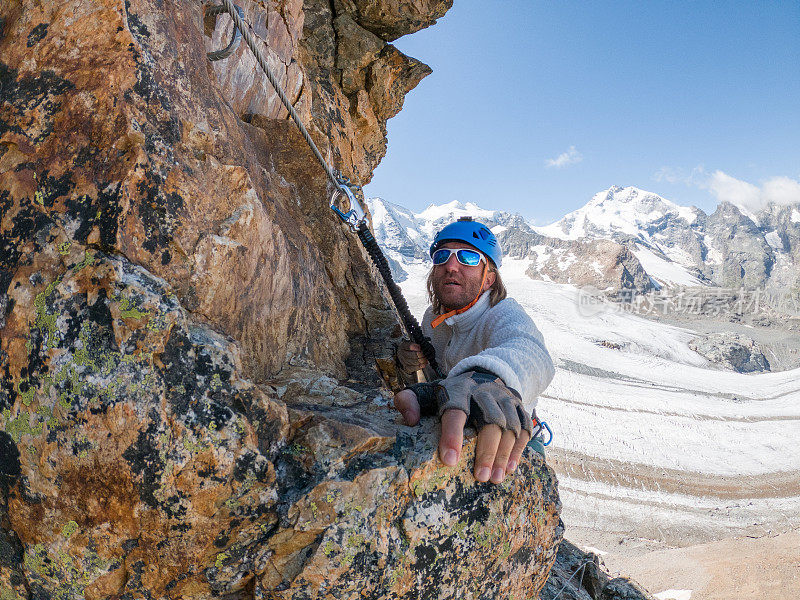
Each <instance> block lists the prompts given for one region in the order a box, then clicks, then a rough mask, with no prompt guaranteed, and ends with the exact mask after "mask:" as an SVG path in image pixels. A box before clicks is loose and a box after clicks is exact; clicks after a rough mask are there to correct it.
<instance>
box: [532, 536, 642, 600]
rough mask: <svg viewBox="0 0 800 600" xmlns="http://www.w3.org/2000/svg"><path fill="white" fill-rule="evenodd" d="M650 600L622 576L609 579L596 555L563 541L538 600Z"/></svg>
mask: <svg viewBox="0 0 800 600" xmlns="http://www.w3.org/2000/svg"><path fill="white" fill-rule="evenodd" d="M559 598H560V599H561V600H653V597H652V596H651V595H650V594H648V593H647V592H646V591H645V590H644V589H642V588H641V587H640V586H638V585H637V584H635V583H634V582H632V581H631V580H630V579H626V578H624V577H614V578H612V577H611V576H610V575H608V574H607V573H606V572H605V571H604V570H603V569H602V568H601V566H600V560H599V559H598V557H597V556H596V555H595V554H592V553H587V552H583V551H581V550H580V549H579V548H578V547H577V546H575V545H574V544H571V543H570V542H568V541H566V540H564V541H563V542H562V543H561V545H560V546H559V548H558V556H557V557H556V562H555V564H554V565H553V569H552V571H551V572H550V578H549V579H548V580H547V584H546V585H545V587H544V589H542V592H541V594H540V595H539V600H558V599H559Z"/></svg>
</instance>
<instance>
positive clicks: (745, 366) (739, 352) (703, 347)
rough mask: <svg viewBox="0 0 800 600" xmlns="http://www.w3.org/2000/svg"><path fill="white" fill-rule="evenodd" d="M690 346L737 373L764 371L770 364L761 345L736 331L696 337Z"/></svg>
mask: <svg viewBox="0 0 800 600" xmlns="http://www.w3.org/2000/svg"><path fill="white" fill-rule="evenodd" d="M689 348H691V349H692V350H694V351H695V352H697V353H698V354H700V355H701V356H704V357H705V358H707V359H708V360H710V361H711V362H713V363H716V364H718V365H719V366H721V367H722V368H725V369H730V370H731V371H736V372H737V373H762V372H764V371H769V370H770V366H769V362H768V361H767V358H766V357H765V356H764V353H763V352H762V351H761V349H760V348H759V345H758V344H757V343H756V342H754V341H753V340H751V339H749V338H746V337H744V336H742V335H738V334H736V333H730V332H723V333H714V334H709V335H705V336H702V337H697V338H694V339H693V340H691V341H690V342H689Z"/></svg>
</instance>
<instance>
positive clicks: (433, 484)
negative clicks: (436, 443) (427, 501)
mask: <svg viewBox="0 0 800 600" xmlns="http://www.w3.org/2000/svg"><path fill="white" fill-rule="evenodd" d="M451 474H452V469H449V470H448V469H445V468H444V467H439V468H438V469H436V471H435V472H434V473H433V475H431V476H430V477H428V478H427V479H418V480H416V481H415V482H414V483H413V484H412V485H411V490H412V491H413V492H414V495H415V496H416V497H417V498H421V497H422V496H424V495H425V494H427V493H429V492H432V491H434V490H437V489H439V488H440V487H441V486H442V485H444V484H445V483H447V482H448V481H449V480H450V477H451Z"/></svg>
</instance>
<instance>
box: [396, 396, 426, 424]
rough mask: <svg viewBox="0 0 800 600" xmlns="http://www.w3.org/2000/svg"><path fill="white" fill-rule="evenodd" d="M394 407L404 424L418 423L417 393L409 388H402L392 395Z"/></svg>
mask: <svg viewBox="0 0 800 600" xmlns="http://www.w3.org/2000/svg"><path fill="white" fill-rule="evenodd" d="M394 407H395V408H396V409H397V410H399V411H400V414H401V415H403V420H404V421H405V423H406V425H410V426H412V427H413V426H414V425H416V424H417V423H419V413H420V411H419V401H418V400H417V395H416V394H415V393H414V392H412V391H411V390H402V391H400V392H397V393H396V394H395V395H394Z"/></svg>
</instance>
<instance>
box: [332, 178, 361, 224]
mask: <svg viewBox="0 0 800 600" xmlns="http://www.w3.org/2000/svg"><path fill="white" fill-rule="evenodd" d="M337 186H338V187H337V188H336V189H335V190H334V192H333V196H332V197H331V210H332V211H333V212H335V213H336V214H337V215H339V218H340V219H341V220H342V221H344V222H345V223H346V224H347V225H349V226H350V229H352V230H353V231H358V228H359V227H360V226H361V224H362V223H363V222H364V221H365V220H366V216H367V215H366V213H365V212H364V209H363V208H362V207H361V204H360V203H359V202H358V200H357V199H356V196H355V194H354V193H353V190H352V189H350V181H349V180H348V179H347V178H346V177H339V178H337ZM341 195H343V196H345V197H347V201H348V202H349V205H350V210H349V211H347V212H343V211H342V210H341V209H340V208H339V207H338V206H336V200H338V198H339V196H341Z"/></svg>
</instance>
